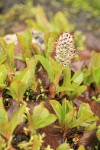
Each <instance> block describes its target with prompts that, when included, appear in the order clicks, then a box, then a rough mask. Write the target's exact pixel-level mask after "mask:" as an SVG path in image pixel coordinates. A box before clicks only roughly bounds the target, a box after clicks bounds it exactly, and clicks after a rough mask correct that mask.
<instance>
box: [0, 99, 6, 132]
mask: <svg viewBox="0 0 100 150" xmlns="http://www.w3.org/2000/svg"><path fill="white" fill-rule="evenodd" d="M7 121H8V114H7V112H6V110H5V108H4V105H3V99H2V98H1V97H0V126H1V125H3V124H5V123H6V122H7ZM0 128H1V127H0ZM0 130H1V129H0Z"/></svg>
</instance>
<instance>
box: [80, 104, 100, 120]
mask: <svg viewBox="0 0 100 150" xmlns="http://www.w3.org/2000/svg"><path fill="white" fill-rule="evenodd" d="M78 118H81V119H82V120H83V121H84V122H92V121H97V120H98V119H99V118H98V117H97V116H95V115H94V113H93V112H92V111H91V108H90V106H89V104H86V103H82V104H81V105H80V108H79V111H78Z"/></svg>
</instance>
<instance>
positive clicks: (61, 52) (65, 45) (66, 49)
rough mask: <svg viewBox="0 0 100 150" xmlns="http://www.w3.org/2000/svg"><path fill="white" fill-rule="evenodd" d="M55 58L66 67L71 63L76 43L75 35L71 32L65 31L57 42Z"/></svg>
mask: <svg viewBox="0 0 100 150" xmlns="http://www.w3.org/2000/svg"><path fill="white" fill-rule="evenodd" d="M54 50H55V59H56V61H57V62H58V63H60V64H62V65H63V66H64V67H65V66H66V65H68V64H70V63H71V60H72V58H73V56H74V54H75V51H76V49H75V45H74V42H73V37H72V35H71V34H69V33H63V34H62V35H60V37H59V39H58V40H57V41H56V42H55V45H54Z"/></svg>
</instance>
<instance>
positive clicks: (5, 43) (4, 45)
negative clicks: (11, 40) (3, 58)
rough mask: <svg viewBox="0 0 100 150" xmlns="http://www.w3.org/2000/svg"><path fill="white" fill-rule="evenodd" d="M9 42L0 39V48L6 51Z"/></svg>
mask: <svg viewBox="0 0 100 150" xmlns="http://www.w3.org/2000/svg"><path fill="white" fill-rule="evenodd" d="M7 45H8V44H7V42H6V41H5V40H4V39H3V38H1V37H0V46H1V47H2V49H3V50H5V48H6V47H7Z"/></svg>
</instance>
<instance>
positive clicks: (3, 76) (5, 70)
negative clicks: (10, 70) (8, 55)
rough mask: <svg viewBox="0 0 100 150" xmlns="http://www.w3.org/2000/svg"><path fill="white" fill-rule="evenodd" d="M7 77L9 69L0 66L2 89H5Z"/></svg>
mask: <svg viewBox="0 0 100 150" xmlns="http://www.w3.org/2000/svg"><path fill="white" fill-rule="evenodd" d="M6 77H7V69H6V66H5V65H1V66H0V89H3V88H4V87H5V86H6V84H5V81H6Z"/></svg>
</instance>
